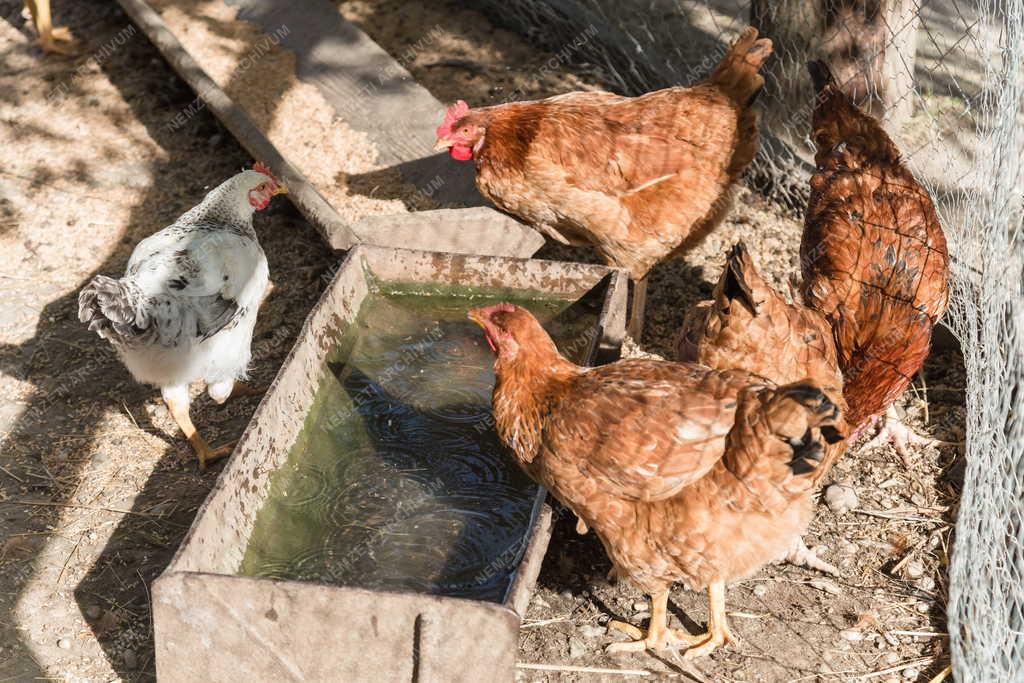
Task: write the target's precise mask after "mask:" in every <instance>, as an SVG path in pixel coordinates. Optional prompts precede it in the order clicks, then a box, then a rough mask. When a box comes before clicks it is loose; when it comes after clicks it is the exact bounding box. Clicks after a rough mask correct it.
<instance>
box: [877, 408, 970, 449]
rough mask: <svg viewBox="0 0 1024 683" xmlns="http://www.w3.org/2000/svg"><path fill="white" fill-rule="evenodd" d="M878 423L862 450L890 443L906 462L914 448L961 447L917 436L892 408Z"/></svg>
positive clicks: (948, 442) (954, 443) (950, 442)
mask: <svg viewBox="0 0 1024 683" xmlns="http://www.w3.org/2000/svg"><path fill="white" fill-rule="evenodd" d="M880 421H881V423H882V424H881V428H880V429H879V430H878V433H877V434H875V436H874V437H872V438H871V440H870V441H868V442H867V443H865V444H864V445H863V446H861V448H862V449H863V450H871V449H873V448H879V447H881V446H884V445H886V444H889V443H891V444H892V445H893V448H895V449H896V453H897V454H899V456H900V457H901V458H903V459H904V460H907V458H909V457H910V452H911V450H913V449H914V448H921V447H927V448H938V447H940V446H957V445H961V444H959V443H956V442H952V441H942V440H940V439H934V438H932V437H929V436H923V435H921V434H918V433H917V432H916V431H915V430H914V429H912V428H911V427H908V426H907V425H906V424H904V423H903V421H902V420H901V419H900V417H899V414H898V413H897V412H896V409H895V407H894V406H889V409H888V410H887V411H886V413H885V415H883V416H882V417H881V420H880Z"/></svg>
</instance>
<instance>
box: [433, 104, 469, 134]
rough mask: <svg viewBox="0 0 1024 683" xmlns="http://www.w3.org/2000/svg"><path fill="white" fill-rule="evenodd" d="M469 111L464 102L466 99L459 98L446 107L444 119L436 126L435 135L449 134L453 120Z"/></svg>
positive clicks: (453, 123)
mask: <svg viewBox="0 0 1024 683" xmlns="http://www.w3.org/2000/svg"><path fill="white" fill-rule="evenodd" d="M468 113H469V105H468V104H466V100H459V101H458V102H456V103H455V104H453V105H452V106H450V107H448V111H446V112H445V113H444V121H442V122H441V125H440V126H438V127H437V137H438V138H443V137H447V136H449V135H451V133H452V126H454V125H455V122H456V121H458V120H459V119H461V118H462V117H463V116H465V115H466V114H468Z"/></svg>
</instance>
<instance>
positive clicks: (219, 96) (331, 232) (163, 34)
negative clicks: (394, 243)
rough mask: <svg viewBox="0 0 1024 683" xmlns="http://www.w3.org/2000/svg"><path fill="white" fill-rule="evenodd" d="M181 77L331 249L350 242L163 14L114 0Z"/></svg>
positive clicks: (136, 1)
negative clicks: (282, 186)
mask: <svg viewBox="0 0 1024 683" xmlns="http://www.w3.org/2000/svg"><path fill="white" fill-rule="evenodd" d="M118 2H119V3H120V4H121V7H122V8H123V9H124V11H125V12H126V13H127V14H128V16H129V17H131V19H132V21H133V22H134V23H135V25H136V26H138V27H139V28H140V29H142V31H143V32H144V33H145V34H146V35H147V36H148V37H149V40H150V41H151V42H152V43H153V45H155V46H156V48H157V49H158V50H160V54H162V55H163V56H164V59H166V60H167V61H168V63H169V64H170V65H171V67H172V68H173V69H174V70H175V71H176V72H177V73H178V75H179V76H181V78H182V79H183V80H184V81H185V82H186V83H188V84H189V86H191V88H192V89H193V90H195V91H196V92H197V93H199V94H200V96H201V97H202V98H203V100H204V101H205V102H206V104H207V106H208V107H209V108H210V110H211V111H212V112H213V113H214V114H215V115H216V116H217V118H218V119H220V121H221V123H223V124H224V126H225V127H226V128H227V129H228V130H229V131H231V134H232V135H233V136H235V138H236V139H237V140H238V141H239V143H241V145H242V146H243V147H245V149H246V150H247V151H248V152H249V153H250V154H252V155H253V157H254V158H256V159H258V160H260V161H262V162H264V163H265V164H267V165H268V166H270V168H271V169H272V170H273V171H274V173H276V174H277V175H278V176H279V177H280V178H281V179H282V180H283V181H284V182H285V184H286V185H287V186H288V190H289V195H288V198H289V199H290V200H291V202H292V203H293V204H294V205H295V207H296V208H298V210H299V211H301V212H302V215H303V216H305V217H306V219H307V220H308V221H309V222H310V223H312V224H313V226H314V227H315V228H316V229H317V230H318V231H319V232H320V234H321V235H322V236H323V237H324V239H325V240H327V242H328V243H329V244H330V245H331V246H332V247H333V248H335V249H348V248H349V247H351V246H352V245H353V244H354V243H355V238H354V236H353V234H352V231H351V230H350V229H349V226H348V225H347V224H346V223H345V221H344V220H342V218H341V216H339V215H338V212H337V211H335V210H334V208H333V207H331V205H330V204H329V203H327V200H325V199H324V198H323V196H322V195H321V194H320V193H319V192H318V191H317V189H316V188H315V187H314V186H313V185H312V184H311V183H310V182H309V181H308V180H307V179H306V177H305V176H304V175H303V174H302V173H300V172H299V171H298V169H296V168H295V167H294V166H293V165H292V164H291V163H290V162H289V161H288V160H286V159H285V158H284V157H283V156H282V155H281V154H280V153H279V152H278V151H277V148H276V147H274V145H273V143H271V142H270V140H268V139H267V137H266V135H264V134H263V131H261V130H260V129H259V128H258V127H257V126H256V124H254V123H253V121H252V119H250V118H249V116H248V115H247V114H246V113H245V112H244V111H243V110H242V109H241V108H240V107H238V106H237V105H236V104H235V103H234V102H233V101H232V100H231V98H230V97H228V96H227V94H226V93H225V92H224V91H223V90H222V89H221V88H220V86H219V85H217V83H216V82H214V80H213V79H212V78H210V77H209V76H208V75H207V73H206V72H205V71H204V70H203V68H202V67H201V66H200V65H199V64H198V63H197V62H196V61H195V59H193V58H192V56H191V55H190V54H189V53H188V52H187V51H186V50H185V48H184V47H182V45H181V43H180V42H179V41H178V39H177V38H175V37H174V34H173V33H171V31H170V30H169V29H168V28H167V26H166V25H165V24H164V21H163V19H161V18H160V15H159V14H157V13H156V12H155V11H154V10H153V9H152V8H151V7H150V6H149V5H148V4H147V3H146V2H145V1H144V0H118Z"/></svg>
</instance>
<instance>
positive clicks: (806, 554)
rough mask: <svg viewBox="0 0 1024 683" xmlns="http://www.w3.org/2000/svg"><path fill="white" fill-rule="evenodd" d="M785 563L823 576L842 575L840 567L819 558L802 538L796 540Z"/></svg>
mask: <svg viewBox="0 0 1024 683" xmlns="http://www.w3.org/2000/svg"><path fill="white" fill-rule="evenodd" d="M783 561H784V562H788V563H789V564H791V565H793V566H795V567H803V568H805V569H813V570H815V571H819V572H821V573H823V574H831V575H832V576H839V575H840V572H839V568H838V567H836V566H835V565H833V564H831V563H829V562H826V561H825V560H823V559H821V558H820V557H818V555H817V554H816V553H815V552H814V551H813V550H811V549H810V548H808V547H807V544H806V543H804V539H802V538H797V539H796V541H795V542H794V543H793V545H792V546H791V547H790V549H789V552H788V553H787V554H786V557H785V559H784V560H783Z"/></svg>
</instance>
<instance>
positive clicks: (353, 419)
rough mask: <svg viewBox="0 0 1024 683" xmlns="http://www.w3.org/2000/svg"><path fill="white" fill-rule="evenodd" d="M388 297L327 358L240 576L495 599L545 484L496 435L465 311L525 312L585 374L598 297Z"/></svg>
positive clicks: (466, 293)
mask: <svg viewBox="0 0 1024 683" xmlns="http://www.w3.org/2000/svg"><path fill="white" fill-rule="evenodd" d="M388 287H390V289H388V290H383V291H376V292H374V293H372V294H370V295H369V296H368V297H367V298H366V300H365V301H364V302H363V305H362V307H361V309H360V311H359V315H358V317H357V318H356V320H355V322H354V323H353V324H352V325H351V326H350V327H349V329H348V331H347V333H346V334H345V335H344V336H343V337H342V338H341V340H340V341H339V343H338V345H337V348H336V350H335V351H334V352H333V353H332V354H331V361H330V362H328V364H327V367H326V368H325V372H324V376H323V379H322V382H321V384H320V386H319V389H318V391H317V394H316V398H315V400H314V403H313V407H312V410H311V411H310V413H309V414H308V416H307V417H306V421H305V424H304V426H303V429H302V432H301V433H300V435H299V437H298V438H297V440H296V442H295V444H294V446H293V447H292V449H291V451H290V454H289V456H288V459H287V461H286V463H285V464H284V465H283V466H282V467H281V468H280V469H279V470H278V471H277V472H275V473H274V475H273V476H272V478H271V487H270V492H269V495H268V496H267V499H266V503H265V504H264V506H263V507H262V509H261V510H260V511H259V512H258V514H257V517H256V522H255V527H254V529H253V533H252V535H251V537H250V541H249V545H248V547H247V549H246V553H245V557H244V559H243V561H242V565H241V568H240V570H239V573H241V574H244V575H250V576H262V577H272V578H280V579H290V580H307V581H317V582H323V583H330V584H336V585H345V586H357V587H362V588H371V589H378V590H392V591H416V592H424V593H432V594H441V595H449V596H456V597H467V598H474V599H479V600H493V601H499V602H500V601H501V600H502V599H503V598H504V596H505V593H506V591H507V590H508V588H509V585H510V582H511V580H512V577H513V572H514V570H515V567H516V566H517V564H518V562H519V559H520V557H521V555H522V553H523V551H524V550H525V547H524V546H525V539H526V536H527V532H528V530H529V525H530V523H531V519H532V514H533V511H534V504H535V501H536V499H537V487H536V485H534V484H533V483H532V482H531V481H530V480H529V479H528V478H527V477H526V476H525V475H524V474H523V473H522V472H521V471H520V470H519V469H518V467H517V466H516V465H515V463H514V462H513V461H512V459H511V457H510V455H509V454H508V453H507V452H506V451H505V449H504V447H503V446H502V445H501V443H500V442H499V440H498V438H497V435H496V434H495V431H494V428H493V424H492V419H491V390H492V388H493V385H494V372H493V363H494V357H493V355H492V353H491V350H490V349H489V348H488V346H487V343H486V342H485V340H484V337H483V333H482V331H481V330H480V328H479V327H478V326H477V325H475V324H474V323H473V322H471V321H469V320H468V319H467V318H466V311H467V310H468V309H469V308H472V307H475V306H483V305H489V304H492V303H497V302H499V301H511V302H513V303H517V304H519V305H521V306H524V307H526V308H528V309H529V310H531V311H532V312H533V313H534V314H535V315H536V316H537V317H538V318H539V319H540V321H541V322H542V323H544V324H545V327H546V328H547V329H548V331H549V332H550V333H551V334H552V337H553V338H554V339H555V341H556V343H557V344H558V345H559V348H560V349H561V350H562V352H563V353H565V354H566V355H567V356H568V357H570V358H572V359H573V360H575V361H577V362H582V361H583V359H584V358H585V357H586V356H587V354H588V352H589V349H590V345H591V344H592V343H593V341H594V340H595V339H596V336H597V329H596V328H597V320H598V316H599V313H600V303H601V299H600V297H596V296H591V295H588V296H586V297H585V298H584V299H583V300H580V301H578V302H576V303H573V301H571V300H567V299H557V298H551V296H550V295H547V296H546V297H545V296H543V295H538V296H536V297H534V296H528V295H524V293H523V292H510V291H507V290H490V289H466V288H452V287H447V286H444V287H437V286H431V288H430V291H424V289H423V287H422V286H417V287H416V288H411V287H409V288H395V287H393V286H391V285H388Z"/></svg>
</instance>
